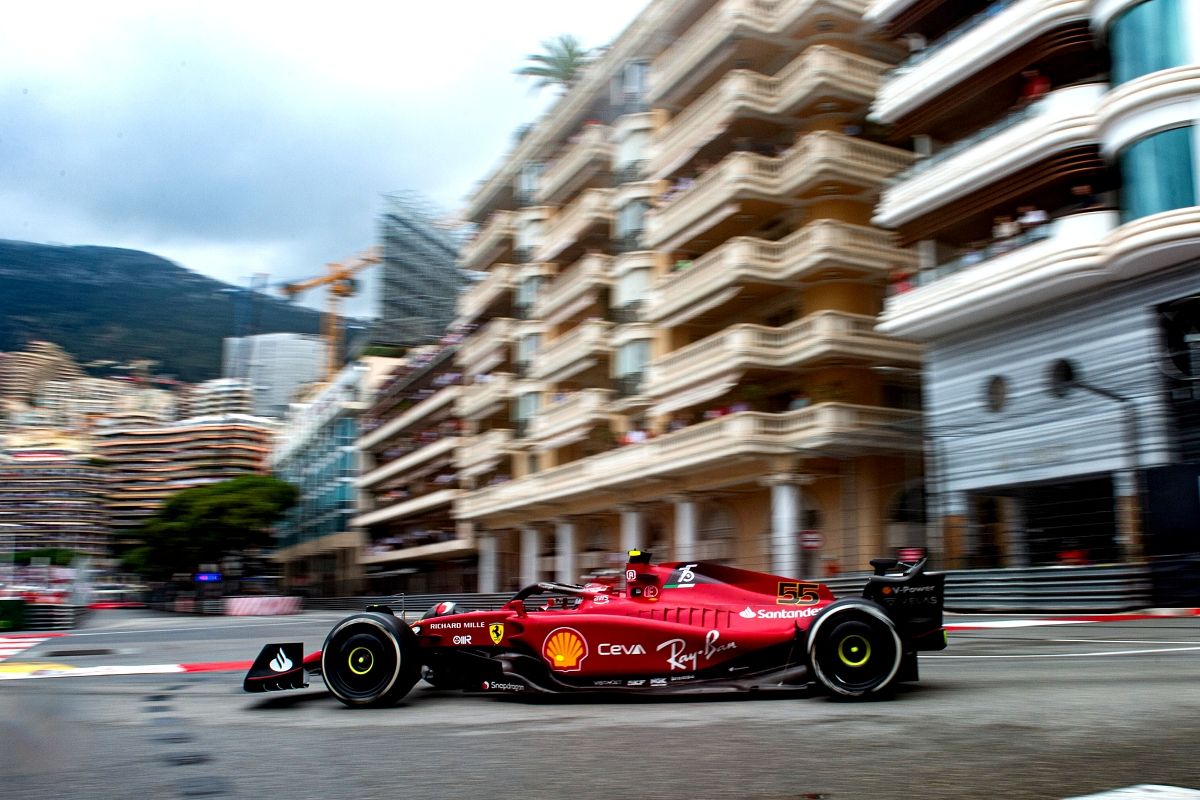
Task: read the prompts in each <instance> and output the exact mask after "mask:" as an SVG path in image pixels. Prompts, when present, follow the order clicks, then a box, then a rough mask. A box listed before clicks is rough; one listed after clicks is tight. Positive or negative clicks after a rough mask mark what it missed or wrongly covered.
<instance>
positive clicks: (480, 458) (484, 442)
mask: <svg viewBox="0 0 1200 800" xmlns="http://www.w3.org/2000/svg"><path fill="white" fill-rule="evenodd" d="M512 439H513V432H512V430H510V429H508V428H498V429H496V430H490V431H487V432H486V433H481V434H479V435H478V436H476V437H475V438H474V439H473V440H472V441H471V442H470V443H469V444H466V445H463V446H461V447H459V449H458V453H457V454H456V456H455V464H456V466H457V467H458V470H459V475H460V477H466V478H471V477H474V476H476V475H481V474H483V473H485V472H488V471H489V470H492V469H495V468H496V467H497V466H499V465H500V464H501V462H502V461H503V460H504V458H505V457H506V456H507V455H508V449H507V448H508V445H509V443H510V442H512Z"/></svg>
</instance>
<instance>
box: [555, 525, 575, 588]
mask: <svg viewBox="0 0 1200 800" xmlns="http://www.w3.org/2000/svg"><path fill="white" fill-rule="evenodd" d="M554 537H555V544H556V547H555V551H556V555H555V560H554V572H555V575H554V579H555V580H556V581H558V582H559V583H575V582H576V581H577V580H578V579H579V575H578V574H577V573H578V570H577V569H576V566H575V523H574V522H573V521H571V520H570V519H566V518H563V519H557V520H555V521H554Z"/></svg>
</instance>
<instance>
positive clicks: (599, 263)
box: [533, 253, 613, 320]
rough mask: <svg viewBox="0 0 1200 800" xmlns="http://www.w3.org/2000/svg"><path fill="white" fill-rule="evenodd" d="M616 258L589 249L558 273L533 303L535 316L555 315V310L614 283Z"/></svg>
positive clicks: (546, 317) (538, 317)
mask: <svg viewBox="0 0 1200 800" xmlns="http://www.w3.org/2000/svg"><path fill="white" fill-rule="evenodd" d="M612 263H613V259H612V257H611V256H606V255H602V254H599V253H589V254H588V255H585V256H584V257H583V258H581V259H580V260H579V261H577V262H575V263H574V264H572V265H571V266H570V267H568V268H567V269H566V270H564V271H563V272H562V273H561V274H559V275H558V276H557V277H555V279H554V282H553V283H551V284H550V286H549V287H548V288H547V289H545V290H544V291H543V292H542V293H541V295H540V296H539V297H538V299H537V301H536V302H535V303H534V304H533V316H534V318H535V319H542V320H548V319H551V318H552V317H553V316H554V314H555V312H557V311H559V310H560V309H562V308H564V307H566V306H568V305H569V304H571V303H572V302H574V301H575V300H577V299H579V298H580V297H582V296H583V295H585V294H586V293H587V292H589V291H594V290H597V289H601V288H604V287H607V286H608V285H610V284H611V283H612V281H611V279H610V278H609V276H610V275H611V274H612Z"/></svg>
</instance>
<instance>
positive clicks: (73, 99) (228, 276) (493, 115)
mask: <svg viewBox="0 0 1200 800" xmlns="http://www.w3.org/2000/svg"><path fill="white" fill-rule="evenodd" d="M643 5H644V2H643V0H612V2H610V3H607V4H604V5H603V6H601V5H600V4H582V3H561V2H549V0H520V2H514V3H494V2H482V0H463V2H459V3H456V4H441V3H438V4H433V3H413V2H402V3H395V2H393V3H387V4H385V3H375V2H362V3H348V4H342V5H341V6H339V7H338V9H337V11H336V13H331V12H329V11H328V7H316V6H314V7H312V8H313V9H323V10H322V11H320V12H319V13H318V12H316V11H308V12H305V11H303V10H302V7H297V6H289V7H286V13H281V11H280V9H281V8H285V7H282V6H280V5H279V4H277V3H265V2H250V3H240V4H238V5H237V6H236V7H234V6H233V5H229V6H224V5H221V4H212V3H208V4H201V3H198V2H186V1H185V2H176V3H172V4H162V3H159V2H150V1H149V0H145V1H140V0H118V1H117V2H114V3H106V4H97V5H94V6H93V5H85V4H74V3H70V4H67V3H62V2H57V3H55V2H50V3H42V4H22V5H19V6H15V7H13V8H12V9H7V10H6V15H7V17H8V19H7V20H6V25H5V26H4V29H3V30H0V51H3V52H5V53H6V56H7V62H8V63H7V64H6V70H5V71H4V72H3V73H0V118H3V119H5V120H7V123H6V124H5V125H4V127H3V129H0V152H3V153H4V157H3V158H0V237H3V238H14V239H29V240H33V241H54V242H63V243H69V244H85V243H86V244H105V245H116V246H124V247H134V248H139V249H145V250H149V251H151V252H154V253H157V254H159V255H162V256H164V257H167V258H171V259H172V260H176V261H178V262H179V263H181V264H183V265H184V266H186V267H188V268H191V269H195V270H198V271H201V272H204V273H205V274H208V275H211V276H213V277H217V278H219V279H222V280H226V281H230V282H241V281H243V280H244V279H245V278H246V277H247V276H248V275H250V274H251V273H252V272H268V273H270V275H271V276H272V279H273V280H285V279H296V278H301V277H305V276H309V275H314V274H319V273H320V272H321V268H322V265H323V264H324V263H326V262H327V261H332V260H341V259H345V258H349V257H350V256H352V255H353V254H354V253H356V252H358V251H360V250H362V249H363V248H365V247H367V246H369V245H371V244H373V243H374V241H375V237H376V226H377V223H376V217H377V215H378V213H379V211H380V210H381V208H382V199H381V198H382V196H383V195H384V194H386V193H388V192H392V191H396V190H403V189H414V190H417V191H419V192H421V193H423V194H424V195H426V196H427V197H429V198H431V199H432V200H433V201H434V202H435V203H436V204H437V205H439V206H441V207H442V208H448V209H452V208H456V207H460V206H461V205H462V204H463V201H464V198H465V196H466V194H467V193H468V192H469V191H470V189H471V186H472V184H474V182H475V181H477V180H479V179H481V178H484V177H486V175H487V173H488V172H489V171H490V170H491V169H492V168H493V167H494V166H495V164H496V163H497V161H498V159H499V157H500V156H501V154H502V153H503V152H504V151H505V150H506V149H507V147H508V144H509V142H510V140H511V135H512V131H513V130H514V129H515V128H516V127H517V126H518V125H520V124H521V123H522V122H525V121H528V120H530V119H533V118H534V117H535V116H536V115H537V113H538V112H539V111H540V110H541V109H542V108H544V107H545V105H546V103H547V102H548V101H549V100H550V99H551V97H550V95H548V94H542V95H535V94H532V93H530V92H529V91H528V88H527V85H526V84H522V83H521V82H520V81H519V79H518V78H516V77H515V76H514V75H513V74H512V71H513V69H515V68H516V67H517V66H519V65H520V63H521V60H522V58H523V56H524V55H526V54H528V53H530V52H537V51H538V50H539V49H540V47H539V42H540V41H542V40H545V39H549V38H551V37H553V36H556V35H557V34H559V33H562V32H571V33H575V34H576V35H578V36H580V37H581V38H582V39H583V40H584V41H585V43H587V44H589V45H593V46H595V45H600V44H603V43H605V42H607V41H608V40H609V39H611V37H612V36H614V35H615V34H616V33H618V32H619V30H620V29H621V28H622V27H623V26H624V24H625V23H626V22H627V21H628V20H629V19H630V18H632V16H633V15H634V14H635V13H636V12H637V11H638V10H639V9H640V8H641V7H642V6H643ZM313 302H316V299H314V301H313ZM356 310H361V309H356Z"/></svg>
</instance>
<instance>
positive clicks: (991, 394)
mask: <svg viewBox="0 0 1200 800" xmlns="http://www.w3.org/2000/svg"><path fill="white" fill-rule="evenodd" d="M984 401H985V402H986V403H987V407H988V411H991V412H993V413H998V412H1000V411H1003V410H1004V405H1005V403H1006V402H1007V401H1008V381H1006V380H1005V379H1004V377H1003V376H1001V375H993V376H992V377H990V378H988V380H987V386H986V388H985V389H984Z"/></svg>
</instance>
